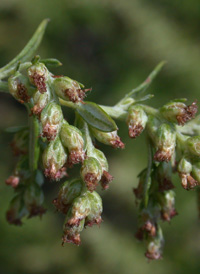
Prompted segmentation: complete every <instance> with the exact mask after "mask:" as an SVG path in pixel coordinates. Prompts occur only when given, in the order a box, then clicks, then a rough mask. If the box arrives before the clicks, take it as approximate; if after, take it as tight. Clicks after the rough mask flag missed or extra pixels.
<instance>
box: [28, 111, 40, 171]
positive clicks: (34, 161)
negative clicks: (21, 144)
mask: <svg viewBox="0 0 200 274" xmlns="http://www.w3.org/2000/svg"><path fill="white" fill-rule="evenodd" d="M28 110H29V111H28V113H29V168H30V171H31V173H32V175H33V174H34V172H35V171H36V170H37V167H38V160H39V155H40V147H39V138H38V137H39V123H38V120H37V118H36V117H35V116H33V115H31V116H30V108H29V107H28Z"/></svg>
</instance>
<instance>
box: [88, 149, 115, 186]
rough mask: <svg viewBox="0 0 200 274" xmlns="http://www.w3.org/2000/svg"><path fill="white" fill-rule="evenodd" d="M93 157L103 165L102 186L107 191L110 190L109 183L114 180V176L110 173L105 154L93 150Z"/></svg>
mask: <svg viewBox="0 0 200 274" xmlns="http://www.w3.org/2000/svg"><path fill="white" fill-rule="evenodd" d="M92 157H94V158H96V159H97V161H98V162H99V163H100V165H101V168H102V171H103V174H102V176H101V186H102V188H103V189H105V190H106V189H108V188H109V183H110V182H111V181H112V180H113V176H112V175H110V174H109V173H108V161H107V159H106V157H105V155H104V153H103V152H102V151H101V150H99V149H96V148H94V149H93V150H92Z"/></svg>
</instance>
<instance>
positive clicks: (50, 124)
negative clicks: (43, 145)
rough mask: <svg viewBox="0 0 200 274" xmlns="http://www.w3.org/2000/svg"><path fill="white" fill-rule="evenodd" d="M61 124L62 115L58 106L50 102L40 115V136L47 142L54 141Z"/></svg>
mask: <svg viewBox="0 0 200 274" xmlns="http://www.w3.org/2000/svg"><path fill="white" fill-rule="evenodd" d="M62 122H63V114H62V109H61V107H60V105H58V104H56V103H54V102H50V103H49V104H48V105H47V106H46V107H45V108H44V109H43V111H42V113H41V123H42V128H43V131H42V136H43V137H46V138H47V140H48V141H51V140H54V139H55V137H56V136H57V134H58V132H59V130H60V128H61V125H62Z"/></svg>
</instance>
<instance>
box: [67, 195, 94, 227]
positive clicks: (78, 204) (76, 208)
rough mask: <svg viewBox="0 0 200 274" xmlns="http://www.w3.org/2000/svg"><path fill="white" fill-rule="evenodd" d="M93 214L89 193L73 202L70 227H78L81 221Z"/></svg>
mask: <svg viewBox="0 0 200 274" xmlns="http://www.w3.org/2000/svg"><path fill="white" fill-rule="evenodd" d="M90 212H91V203H90V199H89V198H88V195H87V192H86V193H85V194H83V195H81V196H79V197H77V198H75V200H74V201H73V204H72V207H71V217H70V219H69V220H68V222H67V225H68V226H78V225H79V224H80V221H81V220H83V219H85V218H86V217H87V216H88V215H89V214H90Z"/></svg>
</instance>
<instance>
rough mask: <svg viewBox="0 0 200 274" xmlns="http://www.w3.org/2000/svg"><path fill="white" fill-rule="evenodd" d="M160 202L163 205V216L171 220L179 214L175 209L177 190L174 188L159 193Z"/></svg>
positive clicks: (166, 219) (165, 219)
mask: <svg viewBox="0 0 200 274" xmlns="http://www.w3.org/2000/svg"><path fill="white" fill-rule="evenodd" d="M159 202H160V206H161V218H162V219H163V220H164V221H167V222H169V221H170V220H171V219H172V218H173V217H174V216H176V215H177V212H176V209H175V192H174V191H173V190H169V191H165V192H164V193H162V194H160V195H159Z"/></svg>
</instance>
